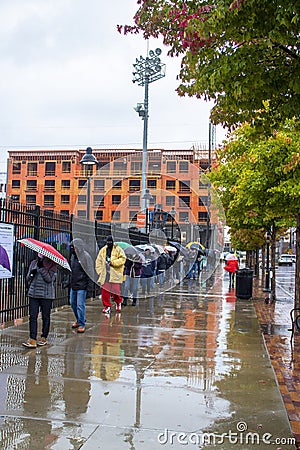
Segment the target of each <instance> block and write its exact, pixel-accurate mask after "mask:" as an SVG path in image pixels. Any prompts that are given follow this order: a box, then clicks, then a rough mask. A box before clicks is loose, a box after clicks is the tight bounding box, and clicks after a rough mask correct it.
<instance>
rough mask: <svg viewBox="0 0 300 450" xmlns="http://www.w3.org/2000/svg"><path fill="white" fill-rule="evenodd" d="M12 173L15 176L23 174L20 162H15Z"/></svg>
mask: <svg viewBox="0 0 300 450" xmlns="http://www.w3.org/2000/svg"><path fill="white" fill-rule="evenodd" d="M12 173H14V174H20V173H21V163H20V162H14V163H13V166H12Z"/></svg>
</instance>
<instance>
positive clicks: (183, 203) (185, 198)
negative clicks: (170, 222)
mask: <svg viewBox="0 0 300 450" xmlns="http://www.w3.org/2000/svg"><path fill="white" fill-rule="evenodd" d="M179 206H180V207H181V208H186V207H188V208H189V207H190V196H189V195H180V196H179Z"/></svg>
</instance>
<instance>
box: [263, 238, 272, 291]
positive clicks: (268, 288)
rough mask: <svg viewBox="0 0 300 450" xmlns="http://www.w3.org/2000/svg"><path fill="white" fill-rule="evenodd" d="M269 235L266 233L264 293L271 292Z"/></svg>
mask: <svg viewBox="0 0 300 450" xmlns="http://www.w3.org/2000/svg"><path fill="white" fill-rule="evenodd" d="M270 237H271V236H270V233H269V231H267V233H266V245H267V263H266V284H265V289H264V292H271V290H270Z"/></svg>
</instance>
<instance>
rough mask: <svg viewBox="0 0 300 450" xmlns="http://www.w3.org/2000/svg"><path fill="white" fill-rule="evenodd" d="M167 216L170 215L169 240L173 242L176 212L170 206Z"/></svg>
mask: <svg viewBox="0 0 300 450" xmlns="http://www.w3.org/2000/svg"><path fill="white" fill-rule="evenodd" d="M169 214H170V216H171V220H172V228H171V239H172V240H173V237H174V220H175V216H176V210H175V208H174V206H172V209H171V210H170V212H169Z"/></svg>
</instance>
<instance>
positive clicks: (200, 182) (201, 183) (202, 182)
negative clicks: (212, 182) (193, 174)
mask: <svg viewBox="0 0 300 450" xmlns="http://www.w3.org/2000/svg"><path fill="white" fill-rule="evenodd" d="M208 183H209V181H208V180H207V181H206V180H199V189H202V188H203V187H205V186H207V185H208Z"/></svg>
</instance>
